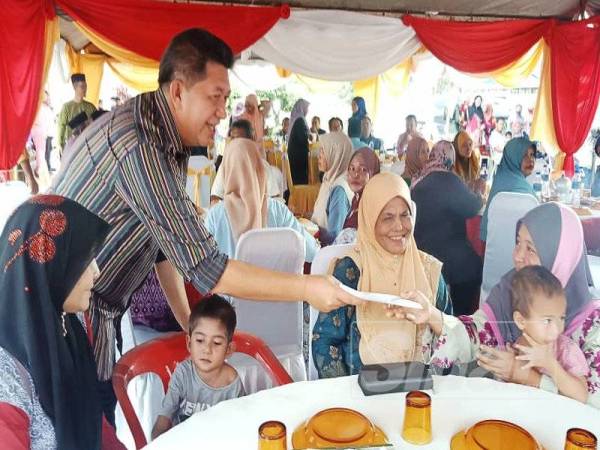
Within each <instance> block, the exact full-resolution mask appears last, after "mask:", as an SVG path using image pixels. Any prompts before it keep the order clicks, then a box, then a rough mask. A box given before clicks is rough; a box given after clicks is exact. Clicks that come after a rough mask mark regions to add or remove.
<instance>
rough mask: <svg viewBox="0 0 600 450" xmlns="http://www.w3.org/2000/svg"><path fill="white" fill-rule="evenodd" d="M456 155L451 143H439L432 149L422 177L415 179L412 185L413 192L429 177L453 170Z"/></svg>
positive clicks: (422, 171)
mask: <svg viewBox="0 0 600 450" xmlns="http://www.w3.org/2000/svg"><path fill="white" fill-rule="evenodd" d="M455 157H456V154H455V152H454V146H453V145H452V142H450V141H439V142H438V143H437V144H435V145H434V146H433V148H432V149H431V153H429V159H428V160H427V162H426V163H425V166H424V167H423V170H421V175H420V176H419V177H417V178H416V179H414V180H413V181H412V183H411V185H410V190H411V191H412V190H413V189H414V188H415V186H416V185H417V184H419V182H420V181H421V180H423V179H424V178H425V177H426V176H427V175H429V174H430V173H433V172H448V171H450V170H452V166H454V159H455Z"/></svg>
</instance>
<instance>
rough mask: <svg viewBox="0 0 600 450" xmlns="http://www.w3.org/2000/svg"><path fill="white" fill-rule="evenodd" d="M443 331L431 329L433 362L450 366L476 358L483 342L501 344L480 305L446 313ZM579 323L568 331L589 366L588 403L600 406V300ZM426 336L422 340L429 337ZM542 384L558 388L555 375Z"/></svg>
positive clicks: (551, 388)
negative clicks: (470, 311)
mask: <svg viewBox="0 0 600 450" xmlns="http://www.w3.org/2000/svg"><path fill="white" fill-rule="evenodd" d="M443 320H444V323H443V326H442V333H441V334H440V336H439V337H437V338H436V337H435V336H434V335H433V333H431V331H429V336H430V338H431V340H430V342H431V344H430V345H431V353H432V358H431V361H430V363H431V364H435V365H438V366H441V367H450V366H452V364H454V363H467V362H471V361H474V360H475V359H476V358H477V352H478V350H479V346H480V345H487V346H489V347H494V348H500V347H501V346H500V345H499V342H498V339H497V338H496V333H495V331H494V328H493V326H492V322H490V321H489V319H488V316H487V315H486V313H485V312H484V311H483V310H481V309H479V310H477V311H476V312H475V314H473V315H472V316H460V317H458V318H456V317H452V316H448V315H443ZM574 322H576V325H575V326H574V327H573V326H570V327H569V329H567V332H566V333H565V334H566V335H567V336H568V337H569V338H571V339H572V340H573V341H574V342H575V343H576V344H577V345H579V348H580V349H581V350H582V352H583V354H584V356H585V359H586V361H587V363H588V366H589V369H590V370H589V373H588V375H587V377H586V378H587V387H588V393H589V395H588V401H587V403H588V404H589V405H591V406H594V407H596V408H600V302H599V301H596V302H593V303H592V304H590V306H589V307H588V308H586V309H584V310H583V311H582V312H581V313H580V315H579V316H577V317H576V318H575V319H574ZM426 339H427V337H426V336H424V338H423V340H424V341H426ZM540 388H541V389H544V390H546V391H550V392H558V389H557V387H556V385H555V384H554V381H553V380H552V378H551V377H550V376H548V375H542V379H541V382H540Z"/></svg>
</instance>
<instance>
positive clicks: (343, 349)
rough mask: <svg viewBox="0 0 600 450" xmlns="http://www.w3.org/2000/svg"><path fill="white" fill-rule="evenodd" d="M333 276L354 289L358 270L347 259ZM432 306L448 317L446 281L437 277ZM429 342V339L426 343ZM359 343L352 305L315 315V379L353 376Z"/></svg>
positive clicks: (356, 369)
mask: <svg viewBox="0 0 600 450" xmlns="http://www.w3.org/2000/svg"><path fill="white" fill-rule="evenodd" d="M333 276H334V277H335V278H336V279H337V280H339V281H340V282H342V283H343V284H344V285H345V286H348V287H351V288H353V289H357V287H358V281H359V279H360V270H359V269H358V267H357V265H356V263H355V262H354V261H353V260H352V259H351V258H349V257H345V258H343V259H341V260H340V261H338V263H337V264H336V266H335V270H334V271H333ZM436 307H437V308H438V309H440V310H441V311H444V312H445V313H447V314H452V302H451V301H450V296H449V293H448V290H447V288H446V282H445V281H444V279H443V277H441V276H440V281H439V284H438V289H437V295H436ZM429 341H430V339H429V340H428V341H427V342H429ZM359 342H360V332H359V330H358V324H357V322H356V308H355V307H354V306H343V307H341V308H338V309H336V310H335V311H331V312H329V313H319V317H318V318H317V321H316V323H315V326H314V328H313V337H312V354H313V360H314V363H315V367H316V368H317V372H318V374H319V378H334V377H341V376H346V375H355V374H357V373H358V372H359V371H360V368H361V367H362V362H361V360H360V355H359V351H358V348H359ZM425 350H428V348H426V349H425ZM427 358H429V354H427Z"/></svg>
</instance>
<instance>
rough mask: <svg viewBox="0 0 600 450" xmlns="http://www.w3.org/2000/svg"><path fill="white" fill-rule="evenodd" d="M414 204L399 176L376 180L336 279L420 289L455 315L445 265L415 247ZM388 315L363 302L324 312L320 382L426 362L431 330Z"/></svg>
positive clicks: (317, 333) (370, 287)
mask: <svg viewBox="0 0 600 450" xmlns="http://www.w3.org/2000/svg"><path fill="white" fill-rule="evenodd" d="M411 205H412V202H411V198H410V190H409V188H408V185H407V184H406V182H405V181H404V180H403V179H402V178H401V177H399V176H398V175H395V174H393V173H389V172H388V173H381V174H379V175H375V176H374V177H373V178H372V179H371V180H370V181H369V182H368V183H367V185H366V187H365V189H364V191H363V197H362V200H361V202H360V206H359V212H358V221H359V227H358V241H357V245H356V247H355V248H353V249H352V251H350V252H349V254H348V255H347V256H346V257H344V258H342V259H339V260H336V261H335V262H334V263H333V264H332V274H333V276H334V277H335V278H336V279H338V280H339V281H340V282H342V283H343V284H344V285H346V286H349V287H351V288H354V289H358V290H360V291H366V292H377V293H383V294H393V295H400V294H401V293H403V292H407V291H418V292H422V293H423V294H424V295H425V297H426V298H428V299H429V301H430V302H431V303H433V304H435V305H436V307H437V308H439V309H441V310H444V311H446V312H447V313H449V314H451V311H452V305H451V302H450V297H449V295H448V291H447V289H446V283H445V281H444V279H443V277H442V275H441V270H442V264H441V263H440V262H439V261H438V260H437V259H435V258H434V257H433V256H430V255H428V254H426V253H424V252H421V251H419V249H418V248H417V244H416V243H415V239H414V237H413V218H412V211H411ZM388 313H389V312H388V310H387V308H386V305H382V304H380V303H372V302H365V304H364V305H362V306H359V307H358V308H356V307H353V306H352V307H342V308H339V309H337V310H335V311H332V312H330V313H326V314H325V313H321V314H319V317H318V319H317V322H316V323H315V326H314V330H313V344H312V352H313V360H314V362H315V366H316V368H317V371H318V373H319V377H320V378H330V377H337V376H345V375H352V374H356V373H358V371H359V370H360V368H361V367H362V365H363V364H375V363H391V362H402V361H414V360H416V361H424V360H426V359H427V358H428V355H424V354H423V350H422V342H421V341H422V337H423V333H424V332H425V331H426V330H425V328H423V327H420V326H417V325H414V324H413V323H411V322H409V321H408V320H403V321H399V320H397V319H395V318H390V317H388V316H389V314H388Z"/></svg>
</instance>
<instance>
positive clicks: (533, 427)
mask: <svg viewBox="0 0 600 450" xmlns="http://www.w3.org/2000/svg"><path fill="white" fill-rule="evenodd" d="M429 393H430V394H431V396H432V429H433V441H432V442H431V443H430V444H429V445H425V446H413V445H410V444H408V443H406V442H404V441H403V440H402V438H401V436H400V433H401V430H402V421H403V417H404V397H405V394H404V393H398V394H385V395H377V396H370V397H365V396H364V395H363V393H362V391H361V390H360V387H359V386H358V383H357V377H356V376H351V377H343V378H335V379H328V380H317V381H306V382H300V383H293V384H288V385H286V386H281V387H278V388H274V389H269V390H265V391H261V392H258V393H256V394H254V395H250V396H247V397H244V398H239V399H235V400H230V401H227V402H223V403H220V404H218V405H216V406H214V407H213V408H211V409H209V410H207V411H203V412H201V413H198V414H196V415H194V416H192V417H190V418H189V419H188V420H187V421H185V422H184V423H182V424H180V425H178V426H176V427H175V428H173V429H172V430H170V431H169V432H167V433H165V434H164V435H162V436H160V437H159V438H158V439H157V440H156V441H154V442H152V443H150V445H149V446H148V447H146V448H147V449H151V450H156V449H173V448H177V449H180V450H183V449H198V448H223V449H255V448H257V430H258V427H259V425H260V424H261V423H263V422H265V421H267V420H279V421H282V422H283V423H284V424H285V425H286V427H287V436H288V449H292V445H291V437H292V433H293V431H294V430H295V429H296V427H297V426H299V425H300V424H301V423H302V422H303V421H304V420H305V419H307V418H309V417H311V416H312V415H313V414H315V413H316V412H318V411H320V410H322V409H325V408H331V407H336V406H340V407H347V408H352V409H355V410H357V411H360V412H361V413H363V414H364V415H366V416H367V417H368V418H369V419H371V421H372V422H373V423H374V424H376V425H378V426H379V427H381V428H382V429H383V431H384V432H385V433H386V434H387V436H388V439H389V440H390V442H391V443H392V444H394V445H395V446H396V447H395V448H397V449H401V448H402V449H407V448H415V449H416V448H428V449H444V450H448V448H449V442H450V439H451V438H452V436H453V435H454V434H455V433H457V432H459V431H460V430H462V429H464V428H466V427H469V426H471V425H472V424H474V423H476V422H478V421H480V420H484V419H492V418H494V419H503V420H509V421H511V422H513V423H516V424H518V425H520V426H522V427H524V428H525V429H527V430H528V431H529V432H530V433H531V434H532V435H533V436H534V437H535V438H536V439H537V440H538V441H539V442H540V443H541V444H542V445H543V446H544V448H545V449H546V450H559V449H561V450H562V449H563V447H564V438H565V434H566V431H567V430H568V429H569V428H572V427H580V428H585V429H587V430H589V431H591V432H593V433H594V434H596V436H598V437H600V411H598V410H596V409H594V408H592V407H590V406H587V405H583V404H581V403H578V402H576V401H574V400H571V399H568V398H566V397H562V396H559V395H556V394H551V393H548V392H544V391H542V390H540V389H534V388H529V387H525V386H520V385H514V384H508V383H500V382H497V381H493V380H488V379H481V378H462V377H453V376H452V377H450V376H448V377H437V378H436V379H435V384H434V392H429Z"/></svg>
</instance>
